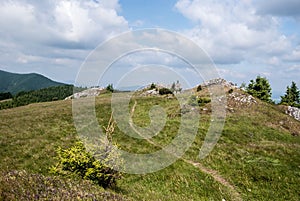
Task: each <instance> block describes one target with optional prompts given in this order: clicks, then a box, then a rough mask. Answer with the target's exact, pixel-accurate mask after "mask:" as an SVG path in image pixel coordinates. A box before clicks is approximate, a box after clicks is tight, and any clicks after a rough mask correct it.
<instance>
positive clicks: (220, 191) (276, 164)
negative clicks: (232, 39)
mask: <svg viewBox="0 0 300 201" xmlns="http://www.w3.org/2000/svg"><path fill="white" fill-rule="evenodd" d="M202 93H203V94H202ZM205 93H206V91H205V90H202V91H201V92H199V96H202V95H203V96H205ZM238 95H239V96H241V97H243V92H240V91H237V93H236V94H235V96H238ZM237 100H238V99H237V98H236V97H234V96H232V95H228V112H227V118H226V123H225V127H224V131H223V133H222V136H221V138H220V140H219V142H218V144H217V145H216V147H215V148H214V150H213V151H212V153H211V154H210V155H209V156H208V157H207V158H205V159H203V160H199V158H198V154H199V148H200V147H201V145H202V143H203V141H204V138H205V135H206V132H207V130H208V127H209V123H210V104H209V103H208V104H206V105H204V106H202V107H201V108H202V109H201V111H200V113H201V119H200V120H199V130H198V135H197V136H196V139H195V141H194V143H193V145H192V146H191V147H190V149H189V150H188V151H187V152H186V153H185V155H184V156H183V158H181V159H179V160H178V161H177V162H175V163H174V164H173V165H171V166H169V167H167V168H165V169H163V170H161V171H158V172H155V173H151V174H143V175H130V174H126V175H125V176H124V178H123V179H121V180H120V181H119V182H118V185H117V187H116V188H115V189H113V192H111V191H108V192H107V193H108V194H109V195H114V194H115V193H116V194H117V195H115V196H112V197H110V198H107V199H106V200H113V199H115V200H117V199H119V200H121V199H127V200H222V199H225V200H299V197H300V193H299V183H300V166H299V164H300V138H299V130H300V122H298V121H296V120H294V119H292V118H291V117H289V116H287V115H286V114H284V112H283V109H282V108H280V107H278V106H276V105H270V104H267V103H263V102H260V101H259V100H256V101H255V102H252V103H251V104H248V103H243V102H241V101H237ZM157 104H159V105H161V106H162V107H164V108H165V110H166V112H167V117H168V118H167V121H166V125H165V126H164V128H163V130H162V131H161V132H160V133H159V134H158V135H157V136H155V137H153V138H152V139H150V140H139V139H135V138H131V137H129V136H127V135H124V134H123V133H122V132H121V131H120V130H119V129H118V128H117V127H116V130H115V134H114V135H113V140H114V141H115V142H117V143H118V144H119V145H120V148H122V149H124V150H127V151H130V152H133V153H149V152H153V151H155V150H159V149H161V147H163V146H164V145H167V144H168V143H170V141H171V140H172V139H173V138H174V137H175V136H176V134H177V131H178V129H179V125H180V110H179V104H178V101H177V100H176V99H174V98H164V97H138V96H137V97H134V98H133V99H132V101H131V105H130V109H132V108H133V107H134V114H132V117H133V122H134V123H135V124H137V125H140V126H146V125H148V124H149V123H150V118H149V116H148V112H149V109H150V108H151V107H152V106H153V105H157ZM96 113H97V118H98V121H99V123H100V124H101V125H106V124H107V122H108V121H109V117H110V114H111V105H110V95H109V94H103V95H100V96H99V97H98V98H97V99H96ZM0 119H1V121H0V160H1V163H0V170H1V172H2V175H3V176H1V179H2V180H3V181H4V180H5V178H7V177H8V176H7V175H9V174H12V172H13V171H14V170H18V171H22V170H25V171H26V172H27V173H26V174H25V178H28V177H29V178H31V177H32V176H30V175H44V176H41V177H50V178H52V176H51V175H50V174H49V171H48V168H49V167H50V166H51V165H54V164H55V160H54V156H55V150H56V148H57V147H59V146H61V147H63V148H67V147H70V146H71V145H72V144H74V142H75V141H76V140H77V139H76V130H75V128H74V125H73V119H72V104H71V101H56V102H49V103H38V104H31V105H28V106H24V107H18V108H14V109H8V110H1V111H0ZM26 175H27V176H26ZM28 175H29V176H28ZM14 178H15V177H14ZM40 180H42V181H40ZM40 180H39V182H42V183H43V185H44V186H45V182H43V179H40ZM54 180H58V181H59V182H58V183H60V184H62V187H61V188H62V189H64V188H65V187H64V185H63V184H64V183H65V182H64V181H65V180H64V179H61V178H55V179H54ZM5 181H7V180H5ZM74 182H75V183H76V182H77V181H74ZM12 183H13V184H14V185H16V184H15V183H17V184H18V186H19V188H21V189H22V188H24V189H28V188H29V189H30V188H33V189H34V188H38V187H37V186H36V185H32V184H30V183H28V182H27V183H26V182H22V180H21V181H18V180H16V181H14V182H12ZM7 185H8V186H9V185H12V184H11V183H8V184H7V182H6V186H3V185H1V184H0V196H1V190H2V191H3V192H6V191H5V189H6V188H7ZM74 185H75V184H74ZM88 185H90V184H86V185H82V188H78V189H77V190H78V192H86V191H88V190H87V186H88ZM28 186H29V187H28ZM75 186H76V185H75ZM84 186H86V188H84ZM58 188H59V187H58ZM65 190H66V191H67V192H74V188H70V187H67V188H66V189H65ZM99 192H100V194H101V192H102V193H103V192H105V191H104V190H103V189H102V190H101V189H100V190H99V189H98V190H97V189H92V190H91V191H90V194H94V195H96V194H97V193H98V194H99ZM6 193H7V192H6ZM2 194H3V193H2ZM20 194H22V193H20ZM102 195H103V194H101V196H102ZM113 197H115V198H113ZM116 197H117V198H116ZM97 198H98V200H101V199H102V198H101V197H97ZM16 199H17V198H16ZM0 200H1V198H0ZM74 200H75V198H74ZM86 200H88V198H87V199H86Z"/></svg>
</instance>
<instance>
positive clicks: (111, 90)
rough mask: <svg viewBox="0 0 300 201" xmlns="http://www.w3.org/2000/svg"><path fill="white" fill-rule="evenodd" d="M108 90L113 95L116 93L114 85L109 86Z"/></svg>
mask: <svg viewBox="0 0 300 201" xmlns="http://www.w3.org/2000/svg"><path fill="white" fill-rule="evenodd" d="M106 90H107V91H109V92H111V93H113V92H114V86H113V84H109V85H107V87H106Z"/></svg>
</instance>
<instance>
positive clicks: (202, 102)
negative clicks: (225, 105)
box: [198, 97, 211, 106]
mask: <svg viewBox="0 0 300 201" xmlns="http://www.w3.org/2000/svg"><path fill="white" fill-rule="evenodd" d="M210 102H211V100H210V98H206V97H203V98H202V97H201V98H198V104H199V106H204V105H205V104H207V103H210Z"/></svg>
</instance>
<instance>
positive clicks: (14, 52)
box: [0, 0, 129, 79]
mask: <svg viewBox="0 0 300 201" xmlns="http://www.w3.org/2000/svg"><path fill="white" fill-rule="evenodd" d="M120 9H121V8H120V5H119V3H118V0H101V1H100V0H99V1H96V0H72V1H69V0H44V1H35V0H4V1H1V2H0V27H1V30H0V51H1V52H2V51H3V53H5V54H1V55H0V67H1V68H6V70H9V69H8V68H10V69H11V71H17V72H22V71H24V72H26V71H28V70H26V69H25V68H28V66H24V65H25V64H26V65H29V64H30V63H31V64H32V65H40V67H39V72H40V73H44V74H46V75H47V74H49V73H48V72H50V71H51V68H52V67H51V65H54V64H56V63H59V64H61V65H62V66H61V67H63V66H64V67H66V69H68V70H70V68H69V66H70V65H74V61H75V62H76V66H73V69H74V71H77V69H78V67H79V66H80V64H81V62H82V61H83V59H84V58H85V57H86V56H87V54H88V53H89V51H90V50H91V49H93V48H95V47H96V46H97V45H98V44H100V43H101V42H103V41H104V40H106V39H108V38H110V37H112V36H114V35H116V34H118V33H121V32H124V31H127V30H129V27H128V22H127V21H126V19H125V18H124V17H123V16H120V15H119V14H118V11H119V10H120ZM34 58H38V59H34ZM22 64H24V65H22ZM61 71H62V72H65V71H66V70H65V69H63V68H61ZM59 74H63V73H59ZM64 74H66V73H64ZM66 79H73V78H66Z"/></svg>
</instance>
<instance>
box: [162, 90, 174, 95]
mask: <svg viewBox="0 0 300 201" xmlns="http://www.w3.org/2000/svg"><path fill="white" fill-rule="evenodd" d="M159 94H160V95H167V94H173V93H172V91H171V90H170V89H168V88H161V89H159Z"/></svg>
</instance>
